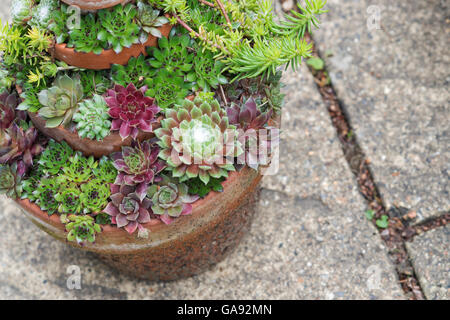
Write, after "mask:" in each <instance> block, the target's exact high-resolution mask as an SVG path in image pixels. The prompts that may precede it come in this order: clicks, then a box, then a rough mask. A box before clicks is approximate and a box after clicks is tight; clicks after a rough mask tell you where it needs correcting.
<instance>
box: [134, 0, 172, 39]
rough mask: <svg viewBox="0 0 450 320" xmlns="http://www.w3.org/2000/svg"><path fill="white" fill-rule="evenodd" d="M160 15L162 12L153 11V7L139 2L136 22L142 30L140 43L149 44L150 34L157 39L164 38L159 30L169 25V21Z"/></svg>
mask: <svg viewBox="0 0 450 320" xmlns="http://www.w3.org/2000/svg"><path fill="white" fill-rule="evenodd" d="M159 14H160V11H159V10H155V9H153V7H152V6H151V5H148V4H146V3H144V1H141V0H139V1H138V3H137V16H136V22H137V24H138V25H139V27H140V28H141V32H140V33H139V41H140V42H141V43H145V42H147V40H148V35H149V34H151V35H152V36H154V37H157V38H161V37H162V34H161V31H159V29H158V28H159V27H161V26H162V25H164V24H166V23H168V22H169V19H167V18H166V17H164V16H160V15H159Z"/></svg>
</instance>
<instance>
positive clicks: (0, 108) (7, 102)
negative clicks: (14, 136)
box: [0, 91, 26, 130]
mask: <svg viewBox="0 0 450 320" xmlns="http://www.w3.org/2000/svg"><path fill="white" fill-rule="evenodd" d="M18 104H19V99H18V98H17V95H16V94H15V93H11V94H10V93H9V92H8V91H4V92H3V93H2V94H0V130H4V129H7V128H9V127H10V125H11V123H12V122H13V121H14V120H15V119H16V117H17V118H18V120H25V119H26V114H25V113H24V112H23V111H20V110H17V111H16V108H17V106H18Z"/></svg>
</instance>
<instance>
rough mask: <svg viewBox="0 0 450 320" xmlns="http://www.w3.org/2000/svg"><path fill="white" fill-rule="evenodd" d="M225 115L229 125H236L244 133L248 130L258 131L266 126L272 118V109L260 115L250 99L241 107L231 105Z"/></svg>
mask: <svg viewBox="0 0 450 320" xmlns="http://www.w3.org/2000/svg"><path fill="white" fill-rule="evenodd" d="M227 115H228V120H229V121H230V124H234V125H236V126H237V127H238V129H242V130H244V131H246V130H248V129H254V130H258V129H261V128H263V127H264V126H265V125H266V124H267V122H268V121H269V119H270V117H271V116H272V109H270V110H269V111H267V112H264V113H262V112H261V111H259V110H258V107H257V105H256V102H255V100H254V99H253V98H250V99H248V100H247V102H246V103H245V104H243V105H241V106H238V105H237V104H233V105H232V106H231V107H230V108H227Z"/></svg>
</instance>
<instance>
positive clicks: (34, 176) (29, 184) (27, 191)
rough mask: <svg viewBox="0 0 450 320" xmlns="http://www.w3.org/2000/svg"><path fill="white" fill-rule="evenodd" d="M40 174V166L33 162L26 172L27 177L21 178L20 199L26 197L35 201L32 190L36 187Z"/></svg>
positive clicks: (39, 180)
mask: <svg viewBox="0 0 450 320" xmlns="http://www.w3.org/2000/svg"><path fill="white" fill-rule="evenodd" d="M42 176H43V172H42V167H41V166H40V165H39V164H35V165H34V166H33V168H32V169H31V171H30V173H29V174H28V178H27V179H23V180H22V196H21V198H22V199H28V200H30V201H32V202H34V201H36V199H37V197H36V195H35V194H34V193H33V192H34V191H35V190H36V189H37V188H38V186H39V183H40V182H41V179H42Z"/></svg>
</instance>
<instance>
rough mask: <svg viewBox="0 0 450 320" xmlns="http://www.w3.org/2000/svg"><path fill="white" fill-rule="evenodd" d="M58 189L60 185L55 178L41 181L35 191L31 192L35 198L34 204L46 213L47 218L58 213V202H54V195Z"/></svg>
mask: <svg viewBox="0 0 450 320" xmlns="http://www.w3.org/2000/svg"><path fill="white" fill-rule="evenodd" d="M59 188H60V183H59V181H58V180H57V179H56V178H46V179H42V180H41V182H40V183H39V186H38V187H37V189H36V190H35V191H34V192H33V194H34V196H35V197H36V203H37V204H38V205H39V207H40V208H41V209H42V210H44V211H47V214H48V215H49V216H51V215H53V214H54V213H55V212H57V211H58V208H59V202H58V201H57V200H56V195H57V194H58V190H59Z"/></svg>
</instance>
